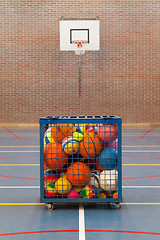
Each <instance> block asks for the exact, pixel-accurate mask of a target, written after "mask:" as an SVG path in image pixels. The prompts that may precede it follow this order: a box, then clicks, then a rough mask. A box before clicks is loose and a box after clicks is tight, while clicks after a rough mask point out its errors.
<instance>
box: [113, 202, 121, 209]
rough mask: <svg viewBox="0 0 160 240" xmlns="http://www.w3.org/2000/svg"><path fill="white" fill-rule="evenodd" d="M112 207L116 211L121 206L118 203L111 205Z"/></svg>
mask: <svg viewBox="0 0 160 240" xmlns="http://www.w3.org/2000/svg"><path fill="white" fill-rule="evenodd" d="M113 206H114V208H115V209H116V210H118V209H120V208H121V204H120V203H113Z"/></svg>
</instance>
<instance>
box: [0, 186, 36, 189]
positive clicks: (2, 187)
mask: <svg viewBox="0 0 160 240" xmlns="http://www.w3.org/2000/svg"><path fill="white" fill-rule="evenodd" d="M27 188H28V189H39V188H40V186H0V189H27Z"/></svg>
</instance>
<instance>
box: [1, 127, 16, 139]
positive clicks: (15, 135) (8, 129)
mask: <svg viewBox="0 0 160 240" xmlns="http://www.w3.org/2000/svg"><path fill="white" fill-rule="evenodd" d="M3 128H4V129H5V130H7V131H8V132H9V133H11V134H12V135H13V136H15V137H16V138H17V139H20V137H18V136H17V135H16V134H14V133H13V132H12V131H11V130H9V129H8V128H7V127H5V126H4V127H3Z"/></svg>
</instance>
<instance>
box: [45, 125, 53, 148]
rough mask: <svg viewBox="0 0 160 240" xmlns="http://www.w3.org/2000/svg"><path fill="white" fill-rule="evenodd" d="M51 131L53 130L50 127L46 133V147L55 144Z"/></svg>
mask: <svg viewBox="0 0 160 240" xmlns="http://www.w3.org/2000/svg"><path fill="white" fill-rule="evenodd" d="M51 131H52V128H51V127H50V128H48V129H47V130H46V132H45V133H44V147H45V146H46V144H48V143H50V142H54V139H53V138H52V133H51Z"/></svg>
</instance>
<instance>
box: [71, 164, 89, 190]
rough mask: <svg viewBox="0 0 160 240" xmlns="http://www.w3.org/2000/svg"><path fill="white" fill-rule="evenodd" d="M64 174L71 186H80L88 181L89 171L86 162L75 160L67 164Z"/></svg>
mask: <svg viewBox="0 0 160 240" xmlns="http://www.w3.org/2000/svg"><path fill="white" fill-rule="evenodd" d="M66 176H67V179H68V180H69V181H70V182H71V183H72V185H73V186H77V187H78V186H79V187H80V186H84V185H86V184H87V183H88V181H89V179H90V177H91V171H90V169H89V167H88V166H87V165H86V164H84V163H82V162H75V163H73V164H71V165H70V166H69V168H68V170H67V174H66Z"/></svg>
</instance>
